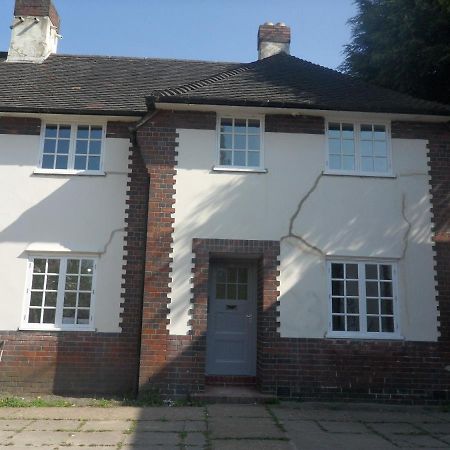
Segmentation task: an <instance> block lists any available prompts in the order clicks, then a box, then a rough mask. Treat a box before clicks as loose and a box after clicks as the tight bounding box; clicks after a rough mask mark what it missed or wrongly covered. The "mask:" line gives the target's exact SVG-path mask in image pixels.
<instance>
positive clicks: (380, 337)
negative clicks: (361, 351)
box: [325, 331, 405, 341]
mask: <svg viewBox="0 0 450 450" xmlns="http://www.w3.org/2000/svg"><path fill="white" fill-rule="evenodd" d="M325 337H326V338H327V339H352V340H361V341H402V340H405V338H404V337H403V336H402V335H400V334H398V333H340V332H336V331H329V332H328V333H327V334H326V335H325Z"/></svg>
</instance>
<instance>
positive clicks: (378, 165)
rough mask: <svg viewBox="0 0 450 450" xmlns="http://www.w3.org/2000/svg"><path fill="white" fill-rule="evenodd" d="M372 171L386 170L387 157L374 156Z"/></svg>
mask: <svg viewBox="0 0 450 450" xmlns="http://www.w3.org/2000/svg"><path fill="white" fill-rule="evenodd" d="M374 171H375V172H382V173H384V172H387V159H385V158H375V159H374Z"/></svg>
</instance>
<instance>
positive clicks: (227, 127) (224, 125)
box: [220, 119, 233, 133]
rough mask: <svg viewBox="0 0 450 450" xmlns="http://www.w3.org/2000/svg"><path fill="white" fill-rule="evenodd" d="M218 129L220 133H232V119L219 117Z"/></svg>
mask: <svg viewBox="0 0 450 450" xmlns="http://www.w3.org/2000/svg"><path fill="white" fill-rule="evenodd" d="M220 131H221V133H232V132H233V119H221V121H220Z"/></svg>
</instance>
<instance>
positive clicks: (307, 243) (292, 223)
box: [280, 172, 325, 256]
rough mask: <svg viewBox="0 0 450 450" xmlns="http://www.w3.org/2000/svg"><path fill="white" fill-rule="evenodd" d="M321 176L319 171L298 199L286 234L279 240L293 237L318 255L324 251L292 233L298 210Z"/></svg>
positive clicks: (315, 187) (323, 254) (321, 254)
mask: <svg viewBox="0 0 450 450" xmlns="http://www.w3.org/2000/svg"><path fill="white" fill-rule="evenodd" d="M322 176H323V172H320V173H319V174H318V175H317V177H316V179H315V180H314V183H313V184H312V186H311V187H310V188H309V189H308V192H306V194H305V195H304V196H303V197H302V198H301V199H300V202H299V203H298V205H297V209H296V210H295V213H294V214H293V215H292V217H291V218H290V220H289V231H288V234H287V235H285V236H282V237H281V239H280V241H284V240H285V239H288V238H290V237H291V238H294V239H297V240H298V241H300V242H301V243H302V244H303V245H304V246H305V247H307V248H309V249H311V250H313V251H314V252H316V253H318V254H319V255H320V256H325V253H324V252H323V251H322V250H321V249H320V248H318V247H316V246H315V245H313V244H311V243H309V242H308V241H307V240H306V239H305V238H304V237H303V236H300V235H298V234H295V233H294V231H293V230H294V223H295V221H296V220H297V218H298V216H299V215H300V211H301V210H302V208H303V205H304V204H305V202H306V200H308V198H309V197H310V196H311V194H312V193H313V192H314V191H315V190H316V189H317V186H318V185H319V181H320V179H321V178H322Z"/></svg>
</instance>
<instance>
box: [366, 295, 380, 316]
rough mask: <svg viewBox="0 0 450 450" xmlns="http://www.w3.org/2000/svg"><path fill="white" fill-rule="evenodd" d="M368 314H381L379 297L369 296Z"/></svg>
mask: <svg viewBox="0 0 450 450" xmlns="http://www.w3.org/2000/svg"><path fill="white" fill-rule="evenodd" d="M366 304H367V314H379V313H380V311H379V309H378V299H376V298H369V299H368V300H367V303H366Z"/></svg>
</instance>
